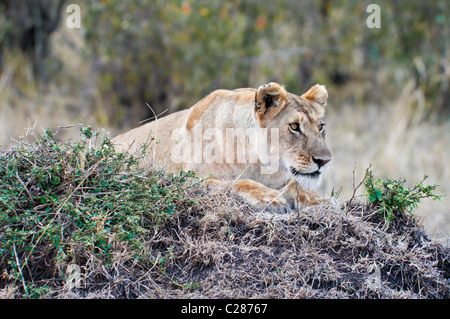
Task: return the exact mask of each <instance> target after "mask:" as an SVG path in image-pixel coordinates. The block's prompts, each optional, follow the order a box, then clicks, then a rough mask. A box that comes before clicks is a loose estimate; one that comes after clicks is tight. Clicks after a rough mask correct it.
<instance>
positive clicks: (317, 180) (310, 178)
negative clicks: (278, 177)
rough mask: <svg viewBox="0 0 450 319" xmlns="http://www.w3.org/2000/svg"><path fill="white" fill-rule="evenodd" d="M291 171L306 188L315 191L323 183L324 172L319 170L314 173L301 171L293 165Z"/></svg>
mask: <svg viewBox="0 0 450 319" xmlns="http://www.w3.org/2000/svg"><path fill="white" fill-rule="evenodd" d="M290 172H291V174H292V175H293V176H294V179H295V180H296V181H297V183H298V184H299V185H300V186H302V187H303V188H305V189H308V190H311V191H314V190H317V189H319V188H320V186H321V185H322V173H321V172H320V171H318V170H317V171H315V172H312V173H301V172H299V171H298V170H297V169H296V168H294V167H291V169H290Z"/></svg>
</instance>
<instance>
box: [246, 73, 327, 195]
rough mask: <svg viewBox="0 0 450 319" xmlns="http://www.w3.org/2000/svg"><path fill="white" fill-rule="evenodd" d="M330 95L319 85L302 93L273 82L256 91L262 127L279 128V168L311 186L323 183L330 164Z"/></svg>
mask: <svg viewBox="0 0 450 319" xmlns="http://www.w3.org/2000/svg"><path fill="white" fill-rule="evenodd" d="M327 98H328V92H327V90H326V89H325V87H324V86H323V85H319V84H316V85H315V86H313V87H312V88H310V89H309V90H308V91H307V92H306V93H304V94H303V95H301V96H298V95H295V94H292V93H288V92H287V91H286V90H285V89H284V88H283V87H282V86H280V85H279V84H278V83H273V82H272V83H269V84H266V85H262V86H260V87H259V88H258V89H257V90H256V93H255V109H254V114H255V116H256V118H257V120H258V124H259V126H260V127H264V128H268V129H270V128H278V129H279V154H280V163H281V167H280V168H281V169H283V170H286V171H288V174H289V176H290V177H291V178H292V179H294V180H296V181H297V182H298V183H299V184H300V185H302V186H304V187H306V188H308V189H315V188H318V187H319V186H320V184H321V180H322V175H323V173H324V172H325V171H326V170H327V169H328V167H329V166H330V161H331V151H330V149H329V148H328V147H327V145H326V143H325V123H324V121H323V117H324V115H325V104H326V102H327Z"/></svg>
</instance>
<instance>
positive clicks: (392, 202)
mask: <svg viewBox="0 0 450 319" xmlns="http://www.w3.org/2000/svg"><path fill="white" fill-rule="evenodd" d="M427 178H428V176H427V175H425V176H424V178H423V180H422V181H420V182H419V183H416V184H415V185H414V186H413V187H412V188H406V187H405V183H406V180H405V179H400V180H393V179H387V180H382V179H381V178H376V179H375V178H374V177H373V173H372V171H371V170H370V168H368V169H367V171H366V175H365V180H364V185H365V187H366V190H367V198H368V200H369V202H370V203H371V204H373V205H375V206H377V207H378V208H379V209H378V213H380V214H383V216H384V218H385V221H386V223H387V225H386V227H389V224H390V223H391V222H393V221H394V219H395V218H396V216H399V215H403V214H405V213H409V214H410V215H411V216H414V215H413V214H412V212H413V210H414V209H416V208H417V206H418V204H419V203H420V201H421V200H422V199H423V198H432V199H434V200H437V199H440V198H441V196H440V195H435V194H434V193H433V191H434V190H435V189H436V188H437V185H424V184H423V182H424V181H425V180H426V179H427Z"/></svg>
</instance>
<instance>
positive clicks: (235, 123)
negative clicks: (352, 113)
mask: <svg viewBox="0 0 450 319" xmlns="http://www.w3.org/2000/svg"><path fill="white" fill-rule="evenodd" d="M327 98H328V93H327V91H326V89H325V87H324V86H321V85H315V86H313V87H312V88H311V89H310V90H309V91H307V92H306V93H305V94H303V95H302V96H297V95H295V94H292V93H288V92H287V91H286V90H285V89H284V88H283V87H282V86H280V85H279V84H277V83H269V84H266V85H263V86H260V87H259V88H258V89H253V88H245V89H236V90H216V91H214V92H212V93H211V94H209V95H208V96H206V97H205V98H203V99H202V100H201V101H199V102H198V103H196V104H195V105H194V106H193V107H191V108H190V109H187V110H183V111H180V112H176V113H173V114H170V115H168V116H166V117H163V118H161V119H158V120H157V121H153V122H151V123H148V124H145V125H142V126H140V127H138V128H135V129H132V130H130V131H128V132H126V133H124V134H121V135H119V136H117V137H116V138H114V139H113V143H114V144H115V145H116V148H117V149H118V150H120V151H129V152H135V151H137V150H138V149H139V148H140V147H141V146H142V144H143V143H149V145H150V148H149V151H148V154H147V156H146V157H145V159H144V160H143V164H148V163H152V164H158V165H162V166H164V168H165V169H166V170H168V171H170V172H177V171H180V170H193V171H195V172H196V174H197V176H200V177H210V179H209V183H212V184H221V183H223V181H226V180H228V181H230V180H234V181H235V182H234V184H233V185H234V187H235V190H236V191H237V192H238V194H240V195H241V196H242V197H244V198H245V199H247V200H248V201H249V202H250V203H251V204H253V205H256V206H259V207H270V208H280V207H281V208H284V207H287V206H291V207H292V206H295V207H297V206H304V205H308V204H314V203H316V202H317V200H318V196H317V195H315V193H313V192H312V191H313V190H314V189H316V188H317V187H318V186H319V185H320V178H321V175H322V174H317V175H319V176H320V177H317V178H312V177H311V178H310V177H308V176H313V173H314V172H318V171H320V170H321V167H320V166H319V164H317V163H325V164H326V163H327V162H328V161H329V160H331V153H330V151H329V150H328V148H327V146H326V145H325V142H324V133H323V132H321V131H319V130H320V127H321V123H322V122H321V121H322V118H323V116H324V113H325V109H324V106H325V104H326V101H327ZM290 123H298V124H299V126H300V127H301V133H296V132H292V131H290V129H289V124H290ZM259 128H265V129H268V130H271V129H277V132H278V135H279V144H278V145H279V146H278V147H279V161H280V163H279V167H278V169H277V170H276V171H274V172H271V173H270V174H266V173H264V174H262V173H261V166H262V164H261V160H260V158H258V160H257V161H256V162H252V163H242V162H239V161H238V160H237V155H238V154H237V152H238V143H239V141H237V142H236V144H235V143H234V140H233V147H234V148H233V149H231V150H230V149H228V150H227V151H226V152H231V153H232V154H231V153H229V154H225V153H224V154H221V153H217V150H216V151H215V152H216V153H214V156H215V159H216V161H213V162H211V161H208V160H206V161H205V160H202V161H201V162H197V163H196V161H195V160H193V158H191V159H190V160H188V161H182V162H179V161H178V162H175V161H174V160H173V155H174V152H176V150H178V151H179V150H180V149H183V148H185V147H188V146H189V147H190V146H192V144H189V143H190V141H188V140H186V138H185V136H190V135H195V134H196V133H198V134H200V135H201V134H205V132H207V130H208V129H216V130H218V131H219V132H222V133H223V136H225V131H226V129H245V130H246V132H253V131H255V132H256V130H258V129H259ZM180 130H181V132H184V133H183V134H181V135H180V134H179V132H180ZM196 130H197V131H196ZM177 132H178V134H175V133H177ZM251 134H252V133H250V135H251ZM269 136H270V135H269ZM251 138H252V137H251V136H250V140H251ZM269 138H270V137H269ZM188 144H189V145H188ZM271 145H273V144H271ZM202 147H203V148H202V149H193V153H196V152H197V153H198V152H203V151H204V147H205V145H204V144H203V146H202ZM248 147H250V149H247V151H248V152H251V151H253V152H254V151H255V149H251V148H252V147H253V146H252V145H251V143H250V144H249V146H248ZM197 155H198V154H197ZM195 156H196V155H195ZM226 156H228V157H226ZM258 156H259V155H258ZM225 158H226V159H227V160H225ZM230 158H233V159H234V160H233V161H231V162H230V160H229V159H230ZM217 159H219V160H217ZM318 159H319V160H318ZM318 161H319V162H318ZM291 167H295V169H296V170H297V171H298V172H299V174H298V176H297V175H295V174H294V173H293V172H292V170H291ZM327 167H328V165H324V167H323V168H322V170H325V169H326V168H327ZM300 173H301V174H300Z"/></svg>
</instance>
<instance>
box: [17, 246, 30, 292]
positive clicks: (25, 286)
mask: <svg viewBox="0 0 450 319" xmlns="http://www.w3.org/2000/svg"><path fill="white" fill-rule="evenodd" d="M13 249H14V257H15V259H16V263H17V268H18V269H19V273H20V276H21V277H22V286H23V290H25V294H26V295H27V296H28V289H27V284H26V282H25V277H24V276H23V273H22V267H21V266H20V262H19V257H18V256H17V251H16V245H15V244H14V245H13Z"/></svg>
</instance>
